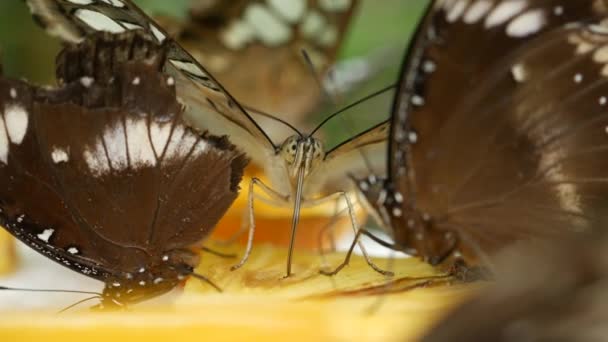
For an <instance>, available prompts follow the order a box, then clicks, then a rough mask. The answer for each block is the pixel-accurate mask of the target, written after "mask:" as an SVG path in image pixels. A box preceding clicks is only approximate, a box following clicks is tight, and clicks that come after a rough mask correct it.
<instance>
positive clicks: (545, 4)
mask: <svg viewBox="0 0 608 342" xmlns="http://www.w3.org/2000/svg"><path fill="white" fill-rule="evenodd" d="M604 10H605V9H604V7H602V6H598V2H595V1H581V2H564V1H558V0H555V1H549V0H548V1H536V2H526V1H509V0H505V1H494V2H488V1H445V2H433V3H432V4H431V5H430V7H429V10H428V12H427V14H426V16H425V18H424V19H423V22H422V24H421V25H420V26H419V30H418V33H417V35H416V38H415V40H414V43H413V45H412V48H411V49H410V51H409V53H408V55H407V58H406V60H405V64H404V69H403V73H402V79H401V81H400V87H399V90H398V95H397V97H396V99H395V104H394V108H393V116H392V126H391V130H392V131H391V144H390V148H389V160H390V163H389V179H388V181H387V182H386V185H387V188H386V191H387V192H383V191H381V190H378V188H377V187H378V184H376V186H375V187H373V188H371V187H370V184H369V182H364V183H362V185H364V186H365V188H370V190H369V191H367V192H368V193H369V194H371V193H372V192H373V193H374V194H375V197H373V196H372V198H371V202H372V205H374V206H375V207H376V208H377V211H378V214H379V215H380V217H381V218H382V219H383V221H384V222H386V223H389V225H390V226H391V227H392V229H393V230H394V234H395V238H396V240H397V242H398V243H400V244H401V245H402V246H403V247H405V248H411V247H414V248H415V249H416V250H417V253H418V254H420V255H422V256H424V257H425V258H428V259H427V260H435V261H438V260H441V259H442V258H443V257H445V255H446V254H445V253H451V252H453V251H454V248H455V246H456V244H457V243H458V241H460V244H459V245H460V247H461V248H460V252H462V253H464V254H465V256H466V257H468V258H469V260H470V261H473V260H475V259H477V258H478V257H480V256H483V255H486V254H491V253H492V252H494V251H495V250H496V249H498V248H499V247H500V246H503V245H505V244H508V243H510V242H512V241H513V240H517V239H520V238H527V237H530V236H536V237H547V236H553V235H555V234H561V233H564V232H570V231H573V230H587V229H589V228H591V227H592V226H594V225H596V224H597V223H598V221H600V220H601V219H600V217H599V216H598V215H597V212H596V208H595V206H597V205H599V204H600V202H601V201H598V200H594V199H593V198H595V197H596V196H597V194H598V193H601V192H603V191H605V189H604V188H603V186H602V182H603V181H602V180H601V177H602V175H601V173H599V171H598V170H599V169H593V167H592V166H591V165H597V162H592V161H591V160H589V159H584V158H582V157H578V160H576V165H577V166H576V167H574V165H572V167H571V166H570V163H571V162H573V161H574V160H575V159H576V158H571V157H569V156H571V155H573V154H575V153H577V152H576V151H586V150H588V149H589V148H591V146H592V143H591V141H585V140H580V141H578V142H576V143H573V142H572V140H571V139H570V138H565V136H564V137H562V136H560V135H559V134H561V133H563V131H564V129H565V127H572V125H585V124H586V125H595V126H594V127H596V128H597V127H601V123H600V122H601V120H602V116H601V115H602V114H601V112H598V111H595V112H593V114H591V115H592V116H593V119H591V118H590V119H589V120H590V121H587V120H586V119H585V118H582V117H581V116H580V115H579V114H578V113H579V112H580V111H583V110H584V108H585V106H593V104H598V101H599V100H598V98H594V97H593V96H596V95H597V94H587V96H585V97H582V96H580V95H575V94H577V91H578V90H579V89H580V86H581V85H580V84H578V83H576V82H575V74H576V73H575V70H576V69H572V68H571V67H574V68H579V70H578V71H579V72H582V71H583V70H586V71H589V72H591V71H592V70H593V69H597V66H596V65H594V64H593V63H588V62H589V61H588V60H584V59H581V58H578V59H577V58H574V56H576V49H577V47H575V46H574V45H573V44H570V43H569V42H568V41H569V39H570V35H571V34H572V33H573V32H572V31H567V30H566V29H563V28H562V27H563V26H564V25H565V24H566V23H569V22H571V21H572V20H578V21H581V22H584V21H586V20H592V19H593V18H596V17H600V16H601V15H602V13H603V12H602V11H604ZM569 29H570V30H575V28H573V27H570V28H569ZM472 37H475V38H474V39H473V38H472ZM579 57H580V56H579ZM576 61H578V62H579V63H580V64H574V63H575V62H576ZM532 75H534V76H532ZM589 77H590V78H591V79H592V80H596V81H599V80H600V79H601V78H599V77H598V74H597V73H596V74H595V76H589ZM577 79H578V78H577ZM588 80H589V79H588ZM556 108H558V109H559V110H558V109H556ZM589 109H591V107H589ZM532 118H534V119H532ZM594 120H596V121H595V123H593V124H592V123H591V122H592V121H594ZM539 127H542V128H543V129H539ZM534 130H538V131H539V132H543V133H539V132H534V133H533V131H534ZM574 132H575V131H574V130H572V131H571V133H572V134H574ZM549 137H553V139H554V140H555V141H553V142H552V143H551V145H546V144H545V143H546V139H548V138H549ZM601 138H602V137H601V136H597V138H592V134H589V135H587V136H586V139H599V140H601ZM599 140H597V141H599ZM556 150H558V151H560V152H559V153H558V154H555V152H556ZM597 153H600V152H597ZM583 154H584V153H583ZM557 156H562V157H557ZM596 157H597V155H596ZM566 169H568V171H566ZM583 169H584V170H586V171H585V172H583ZM592 170H595V171H592ZM583 179H586V180H587V181H590V182H591V184H593V186H592V187H593V188H594V189H595V190H591V189H587V188H586V185H583V183H585V182H586V181H585V180H583ZM387 194H388V197H386V196H385V195H387ZM379 200H381V201H379ZM452 232H456V235H457V236H454V234H452Z"/></svg>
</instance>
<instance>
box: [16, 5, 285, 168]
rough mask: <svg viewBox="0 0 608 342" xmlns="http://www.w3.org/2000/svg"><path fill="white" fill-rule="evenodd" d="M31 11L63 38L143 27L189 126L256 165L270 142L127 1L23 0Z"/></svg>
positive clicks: (196, 65)
mask: <svg viewBox="0 0 608 342" xmlns="http://www.w3.org/2000/svg"><path fill="white" fill-rule="evenodd" d="M27 3H28V5H29V7H30V10H31V12H32V15H33V16H34V17H35V18H37V19H38V22H40V23H41V25H42V26H43V27H45V29H46V30H47V31H48V32H49V33H51V34H54V35H56V36H58V37H60V38H61V39H63V40H65V41H71V42H78V41H81V40H82V39H83V38H84V37H86V35H88V34H91V33H95V32H100V31H105V32H110V33H122V32H125V31H130V30H138V31H143V32H145V33H146V34H148V35H149V36H150V37H152V38H153V39H156V40H157V41H158V42H160V43H163V44H165V45H166V46H167V54H166V60H165V61H164V62H165V65H164V68H165V72H166V73H168V74H169V75H172V76H173V77H174V81H175V84H176V91H177V95H178V97H179V98H180V100H182V101H183V102H184V103H186V104H187V106H186V108H185V112H184V115H185V117H186V118H187V119H188V120H189V121H190V123H191V124H193V125H194V126H196V127H198V128H200V129H205V130H209V131H210V132H211V133H214V134H218V135H223V134H226V135H228V136H230V137H233V138H234V139H238V141H235V142H236V143H237V144H238V145H239V146H240V147H241V148H243V149H245V152H247V153H248V154H249V155H250V156H252V158H254V159H255V160H256V161H258V162H260V163H262V162H263V160H264V158H265V157H267V155H268V153H270V152H274V148H275V146H274V144H273V143H272V141H271V140H270V138H268V136H267V135H266V134H265V133H264V131H263V130H262V129H261V128H260V127H259V126H258V125H257V124H256V122H255V121H254V120H253V119H252V118H251V117H250V116H249V115H248V114H247V113H246V112H245V111H244V110H243V109H242V108H241V106H240V105H239V104H238V103H237V102H236V101H235V100H234V98H233V97H232V96H231V95H230V94H228V92H226V91H225V90H224V88H223V87H222V86H221V85H220V84H219V83H218V82H217V81H216V80H215V79H214V78H213V76H211V74H209V73H208V72H207V70H206V69H205V68H203V67H202V66H201V65H200V64H199V63H198V62H197V61H196V60H195V59H194V58H193V57H192V56H190V54H188V52H186V51H185V50H184V49H183V48H182V47H181V46H180V45H179V44H178V43H177V42H175V41H174V40H172V39H171V38H169V37H168V36H167V34H166V33H165V31H164V30H163V29H162V28H161V27H160V26H159V25H158V24H156V23H155V22H154V21H153V20H152V19H150V18H149V17H148V16H147V15H146V14H145V13H144V12H143V11H142V10H141V9H139V8H138V7H137V6H136V5H135V4H133V3H132V2H131V1H129V0H116V1H114V0H113V1H101V0H91V1H89V0H86V1H69V0H27Z"/></svg>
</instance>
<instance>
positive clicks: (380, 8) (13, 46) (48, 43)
mask: <svg viewBox="0 0 608 342" xmlns="http://www.w3.org/2000/svg"><path fill="white" fill-rule="evenodd" d="M191 1H196V0H172V1H168V0H138V1H135V2H136V3H137V4H138V5H140V6H141V7H142V8H143V9H144V10H146V11H148V13H149V14H152V15H154V14H165V15H166V14H169V15H172V16H176V17H185V16H186V15H187V9H188V4H189V3H191ZM226 1H227V0H226ZM426 3H427V1H426V0H361V5H360V7H359V8H358V11H357V14H356V17H355V19H354V22H353V24H352V25H351V27H350V30H349V33H348V36H347V39H346V41H345V42H344V45H343V48H342V50H341V54H340V58H341V59H350V58H353V57H361V56H365V55H369V54H373V53H374V52H378V51H382V50H383V49H384V50H390V51H392V53H389V54H388V57H387V58H384V59H382V60H381V63H382V64H383V65H382V67H383V68H384V69H383V71H382V72H381V73H380V74H379V75H378V76H377V77H375V78H374V79H373V80H372V81H370V82H366V83H365V84H363V85H361V86H360V87H359V89H357V91H355V92H354V93H353V94H351V95H350V96H349V98H348V99H345V103H344V104H346V103H347V102H352V101H354V100H356V99H358V98H361V97H363V96H365V95H367V94H369V93H372V92H374V91H376V90H378V89H381V88H383V87H386V86H388V85H390V84H393V83H395V82H396V80H397V78H398V70H399V67H400V65H401V59H402V55H403V51H404V49H405V46H406V44H407V42H408V40H409V37H410V34H411V32H412V30H413V28H414V26H415V23H416V22H417V19H418V17H419V16H420V14H421V11H422V9H423V7H424V5H425V4H426ZM0 19H1V20H0V51H1V52H2V64H3V67H4V74H5V75H8V76H11V77H16V78H26V79H28V80H30V81H32V82H35V83H40V84H52V83H53V82H54V80H53V72H54V70H53V67H54V56H55V54H56V53H57V51H58V49H59V44H58V41H57V40H55V39H53V38H50V37H49V36H47V35H46V34H45V33H44V32H43V31H42V29H40V28H39V27H37V26H36V25H35V24H34V23H33V21H32V20H31V17H30V15H29V11H28V9H27V6H26V4H25V2H24V1H19V0H2V1H0ZM228 90H230V89H228ZM388 95H390V94H388ZM382 101H383V102H382V103H381V104H379V103H378V102H373V101H370V102H369V103H367V104H366V105H364V106H363V107H362V108H358V110H359V111H362V112H369V111H374V112H383V114H382V115H384V116H385V117H387V116H388V114H389V111H390V110H389V108H390V96H385V98H384V99H383V100H382ZM328 111H330V110H326V111H322V113H315V116H313V117H312V119H311V120H312V121H313V122H318V121H319V120H320V119H321V118H323V117H325V116H326V115H327V114H328ZM273 114H276V113H273ZM370 117H371V116H369V115H368V116H367V118H368V119H369V118H370ZM370 120H371V119H370ZM370 120H367V119H366V117H365V116H362V118H361V119H354V120H353V121H356V123H355V125H356V126H357V127H358V128H359V127H368V126H369V125H373V124H375V123H377V122H373V121H370ZM333 125H334V127H333V128H332V127H328V128H327V130H329V131H330V132H332V134H329V135H330V136H331V138H332V139H330V140H333V141H330V142H328V144H329V145H333V144H335V143H336V142H339V141H341V140H342V139H344V137H345V136H346V137H348V136H349V134H352V132H350V133H349V132H342V133H340V131H344V129H343V128H342V129H339V128H337V127H339V126H340V123H339V122H335V123H333ZM357 130H358V129H357Z"/></svg>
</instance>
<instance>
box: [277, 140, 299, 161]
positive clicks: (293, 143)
mask: <svg viewBox="0 0 608 342" xmlns="http://www.w3.org/2000/svg"><path fill="white" fill-rule="evenodd" d="M297 149H298V141H297V139H295V138H293V137H291V138H288V139H287V140H285V142H284V143H283V146H281V155H282V156H283V159H285V161H287V162H288V163H290V164H292V163H293V162H294V161H295V160H296V151H297Z"/></svg>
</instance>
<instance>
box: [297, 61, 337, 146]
mask: <svg viewBox="0 0 608 342" xmlns="http://www.w3.org/2000/svg"><path fill="white" fill-rule="evenodd" d="M302 56H303V57H304V62H306V65H307V66H308V69H309V70H310V73H311V74H312V76H313V78H314V79H315V83H317V86H318V87H319V89H321V93H322V94H323V97H325V100H326V101H327V102H328V103H331V104H333V105H334V106H335V105H336V103H337V102H338V101H337V99H336V97H335V96H333V95H332V94H331V93H330V92H329V90H327V88H326V87H325V85H323V82H322V81H321V78H320V77H319V74H318V73H317V69H316V68H315V65H314V63H313V62H312V59H311V58H310V55H309V54H308V52H306V50H304V49H302ZM311 135H312V134H311Z"/></svg>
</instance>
